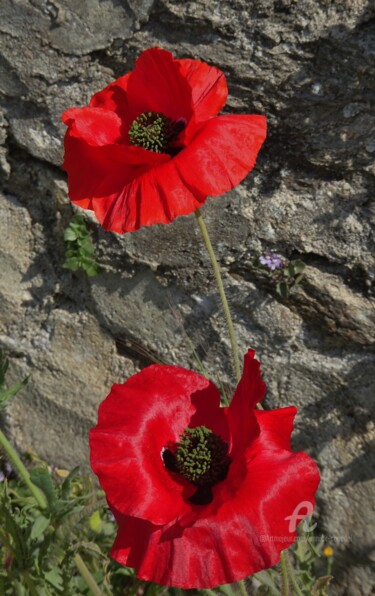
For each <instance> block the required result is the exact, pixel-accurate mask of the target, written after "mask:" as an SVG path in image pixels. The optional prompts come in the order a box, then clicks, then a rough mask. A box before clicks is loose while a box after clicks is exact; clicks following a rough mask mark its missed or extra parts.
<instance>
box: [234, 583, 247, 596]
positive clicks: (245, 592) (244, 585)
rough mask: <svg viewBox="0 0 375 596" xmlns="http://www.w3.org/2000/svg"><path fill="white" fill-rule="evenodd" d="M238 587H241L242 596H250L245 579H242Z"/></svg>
mask: <svg viewBox="0 0 375 596" xmlns="http://www.w3.org/2000/svg"><path fill="white" fill-rule="evenodd" d="M237 586H238V587H239V589H240V592H241V594H242V596H248V594H247V590H246V584H245V580H244V579H242V580H241V581H240V582H237Z"/></svg>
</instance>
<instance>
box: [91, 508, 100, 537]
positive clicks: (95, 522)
mask: <svg viewBox="0 0 375 596" xmlns="http://www.w3.org/2000/svg"><path fill="white" fill-rule="evenodd" d="M89 526H90V528H91V530H93V532H96V533H97V534H98V533H99V532H100V531H101V529H102V527H103V520H102V518H101V517H100V512H99V511H95V512H94V513H93V514H92V515H91V517H89Z"/></svg>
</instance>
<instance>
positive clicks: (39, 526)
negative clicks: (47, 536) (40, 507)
mask: <svg viewBox="0 0 375 596" xmlns="http://www.w3.org/2000/svg"><path fill="white" fill-rule="evenodd" d="M50 523H51V522H50V520H49V519H48V517H44V515H39V516H38V517H37V518H36V520H35V522H34V523H33V527H32V528H31V534H30V538H31V540H36V539H37V538H39V536H41V535H42V534H43V533H44V532H45V530H46V529H47V528H48V526H49V525H50Z"/></svg>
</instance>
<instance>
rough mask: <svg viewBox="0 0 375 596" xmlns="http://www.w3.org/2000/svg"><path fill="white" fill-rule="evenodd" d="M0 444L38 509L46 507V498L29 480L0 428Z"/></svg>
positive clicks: (26, 471)
mask: <svg viewBox="0 0 375 596" xmlns="http://www.w3.org/2000/svg"><path fill="white" fill-rule="evenodd" d="M0 446H1V447H2V449H3V451H4V453H5V454H6V456H7V458H8V460H9V461H10V462H11V464H12V466H13V468H14V469H15V470H17V472H18V474H19V475H20V477H21V478H22V480H23V481H24V483H25V484H26V486H27V487H28V489H29V491H30V492H31V494H32V495H33V497H34V499H35V500H36V502H37V503H38V506H39V507H40V509H46V508H47V499H46V498H45V496H44V494H43V493H42V491H41V490H40V489H39V488H38V487H37V486H35V484H34V483H33V482H32V481H31V478H30V474H29V472H28V470H27V469H26V467H25V466H24V464H23V463H22V461H21V459H20V457H19V455H18V453H17V452H16V450H15V449H14V448H13V447H12V445H11V444H10V443H9V441H8V439H7V438H6V436H5V435H4V433H3V432H2V431H1V430H0Z"/></svg>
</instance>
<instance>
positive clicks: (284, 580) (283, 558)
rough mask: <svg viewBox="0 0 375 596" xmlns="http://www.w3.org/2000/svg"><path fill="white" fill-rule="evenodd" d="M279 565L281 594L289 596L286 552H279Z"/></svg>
mask: <svg viewBox="0 0 375 596" xmlns="http://www.w3.org/2000/svg"><path fill="white" fill-rule="evenodd" d="M280 563H281V580H282V588H281V594H282V596H290V590H289V575H288V563H287V559H286V550H283V551H281V555H280Z"/></svg>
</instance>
